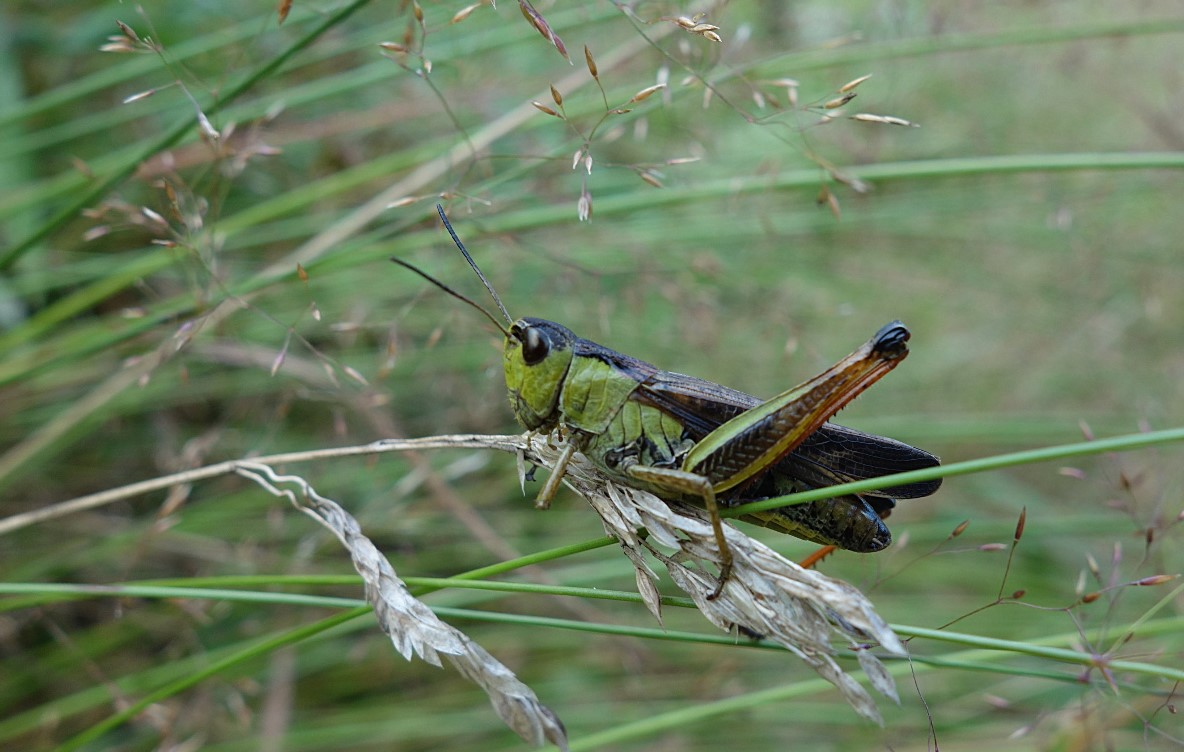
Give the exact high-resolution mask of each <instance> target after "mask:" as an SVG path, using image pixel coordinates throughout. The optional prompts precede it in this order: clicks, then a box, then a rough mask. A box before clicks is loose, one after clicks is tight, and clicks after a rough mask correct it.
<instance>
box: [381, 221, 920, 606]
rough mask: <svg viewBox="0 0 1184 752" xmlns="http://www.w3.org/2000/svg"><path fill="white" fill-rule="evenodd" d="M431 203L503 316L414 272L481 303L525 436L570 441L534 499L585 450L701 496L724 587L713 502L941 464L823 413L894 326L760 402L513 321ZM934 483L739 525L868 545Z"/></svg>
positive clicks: (623, 470) (631, 474)
mask: <svg viewBox="0 0 1184 752" xmlns="http://www.w3.org/2000/svg"><path fill="white" fill-rule="evenodd" d="M436 210H437V211H438V212H439V214H440V219H441V220H442V221H443V222H444V226H445V227H446V228H447V229H448V232H449V234H450V235H451V236H452V239H453V241H454V242H455V243H456V246H457V248H459V249H460V252H461V253H462V254H463V255H464V257H465V260H466V261H468V263H469V266H471V267H472V268H473V271H475V272H476V273H477V276H478V277H479V278H480V280H481V282H482V283H483V284H484V285H485V289H486V290H488V291H489V294H490V296H491V297H492V298H493V301H494V303H496V304H497V307H498V310H499V311H500V312H501V314H502V316H503V317H504V319H505V324H503V323H502V322H500V321H498V319H497V318H495V317H494V316H493V314H491V313H490V312H489V311H487V310H486V309H485V308H484V307H482V306H481V305H479V304H477V303H475V302H474V301H472V300H470V299H469V298H467V297H465V296H464V295H462V294H460V293H458V292H456V291H455V290H453V289H452V288H450V287H448V286H447V285H445V284H443V283H442V282H440V281H438V280H436V279H434V278H432V277H431V276H429V275H428V274H426V273H424V272H423V271H421V270H420V269H418V268H416V267H415V266H412V265H411V264H408V263H407V262H404V261H401V260H399V259H391V260H392V261H394V262H396V263H398V264H400V265H402V266H405V267H407V268H409V269H411V270H412V271H414V272H416V273H417V274H419V275H420V276H422V277H423V278H425V279H426V280H427V281H429V282H431V283H432V284H433V285H435V286H436V287H439V288H440V289H441V290H443V291H444V292H446V293H448V294H449V295H452V296H453V297H456V298H458V299H459V300H461V301H463V302H465V303H467V304H468V305H470V306H472V307H474V308H476V309H477V310H479V311H481V313H483V314H484V315H485V317H486V318H488V319H489V320H490V321H492V322H493V324H494V325H495V326H496V327H497V328H498V329H499V330H500V331H501V332H502V334H503V335H504V336H505V347H504V353H503V366H504V370H505V377H506V387H507V389H508V390H509V396H510V405H511V407H512V408H513V410H514V415H515V417H516V418H517V419H518V422H519V423H521V424H522V425H523V426H524V427H525V428H526V429H527V430H529V431H537V432H539V433H550V432H551V431H554V430H555V429H561V430H562V432H563V434H564V435H565V436H566V437H567V441H566V443H565V444H564V447H563V450H562V451H561V453H560V455H559V458H558V460H557V462H556V464H555V467H554V469H553V470H552V471H551V475H550V476H549V477H548V478H547V482H546V483H545V484H544V485H543V488H542V491H540V493H539V496H538V499H537V502H536V506H538V507H540V508H544V509H545V508H546V507H547V506H549V505H550V502H551V499H552V498H553V497H554V495H555V493H556V491H557V490H558V488H559V484H560V482H561V481H562V480H563V475H564V472H565V469H566V467H567V463H568V462H569V461H570V460H571V458H572V456H573V455H574V454H575V453H576V452H581V453H583V454H584V456H585V457H587V458H588V459H589V460H591V461H592V462H593V464H595V465H596V466H597V467H599V468H600V469H601V470H602V471H603V472H604V473H605V474H606V475H608V476H609V477H610V478H612V479H613V480H615V481H617V482H620V483H622V484H624V485H627V486H630V487H633V488H640V489H643V490H646V491H649V492H651V493H653V494H655V495H656V496H658V497H659V498H662V499H664V500H667V501H692V502H696V503H701V504H702V505H703V506H704V507H705V508H706V509H707V512H708V514H709V515H710V518H711V525H712V531H713V533H714V536H715V540H716V542H717V545H718V547H719V552H720V559H719V578H718V582H717V585H716V587H715V590H714V592H712V594H711V595H710V596H708V598H709V599H714V598H716V597H718V596H719V594H720V593H721V592H723V588H724V585H725V584H726V582H727V579H728V575H729V573H730V571H731V567H732V554H731V551H730V550H729V548H728V545H727V542H726V541H725V539H724V534H723V528H722V522H721V519H720V513H719V510H720V507H721V506H722V507H732V506H738V505H740V504H745V503H748V502H753V501H760V500H762V499H768V498H772V497H775V496H783V495H785V494H789V493H793V492H796V491H803V490H807V489H811V488H820V487H825V486H828V485H835V484H838V483H844V482H848V481H853V480H862V479H867V478H878V477H880V476H883V475H889V474H892V473H897V472H903V471H906V470H918V469H921V468H926V467H933V466H935V465H937V464H939V461H938V458H937V457H935V456H933V455H932V454H929V453H928V452H925V451H923V450H921V449H917V448H915V447H912V446H909V445H908V444H904V443H901V442H899V441H895V440H893V439H889V438H885V437H882V436H874V435H872V434H867V433H863V432H861V431H856V430H853V429H850V428H844V427H843V426H839V425H835V424H833V423H828V422H827V421H828V420H829V419H830V418H831V417H832V416H833V415H834V414H835V413H837V412H838V411H839V410H840V409H842V408H843V407H844V406H845V405H846V404H847V403H849V402H850V401H851V400H853V399H854V398H855V397H856V396H858V395H859V394H860V393H861V392H862V391H863V390H864V389H866V388H868V387H869V386H871V385H872V384H873V383H875V382H876V381H877V380H878V379H880V377H882V376H883V375H884V374H886V373H888V372H889V371H890V370H892V369H893V368H895V367H896V365H897V364H899V363H900V362H901V361H902V360H904V358H905V356H907V355H908V347H907V345H906V342H907V340H908V339H909V330H908V329H907V328H906V327H905V326H904V324H902V323H900V322H899V321H894V322H892V323H890V324H888V325H886V326H884V327H883V328H882V329H880V330H879V331H878V332H876V334H875V335H874V336H873V337H872V338H871V339H870V340H868V341H867V342H866V343H864V344H863V345H862V346H861V347H859V348H858V349H857V350H855V351H854V352H853V353H851V354H850V355H848V356H847V357H845V358H843V359H842V360H840V361H839V362H838V363H836V364H835V365H833V366H831V367H830V368H828V369H827V370H826V371H824V372H822V373H821V374H819V375H817V376H815V377H814V378H812V379H809V380H808V381H805V382H803V383H802V384H799V385H798V386H795V387H794V388H792V389H790V390H788V391H785V392H782V393H781V394H778V395H777V396H775V397H772V398H770V399H767V400H761V399H758V398H756V397H753V396H751V395H748V394H745V393H744V392H740V391H737V390H735V389H729V388H728V387H725V386H721V385H719V384H715V383H713V382H710V381H706V380H703V379H697V378H694V377H692V376H684V375H682V374H679V373H673V372H671V371H663V370H661V369H659V368H658V367H656V366H653V365H651V364H649V363H646V362H644V361H641V360H638V359H637V358H633V357H630V356H628V355H624V354H622V353H619V352H617V351H616V350H612V349H610V348H608V347H605V346H603V345H598V344H596V343H595V342H592V341H590V340H586V339H584V338H583V337H579V336H577V335H576V334H575V333H573V332H572V331H571V330H570V329H568V328H567V327H564V326H562V325H560V324H557V323H555V322H553V321H548V320H546V319H539V318H521V319H517V320H515V319H513V318H511V316H510V314H509V312H508V311H506V308H505V306H504V305H503V304H502V301H501V298H500V297H499V296H498V294H497V292H496V291H495V290H494V289H493V285H491V284H490V282H489V280H487V279H486V278H485V275H484V274H482V273H481V269H480V268H478V266H477V264H476V262H474V261H473V258H472V256H470V255H469V252H468V250H466V249H465V246H464V244H463V243H462V242H461V241H460V238H459V237H458V236H457V234H456V232H455V231H454V230H453V229H452V224H451V223H450V222H449V221H448V217H447V216H446V215H445V214H444V209H443V207H442V206H439V205H437V206H436ZM940 485H941V480H940V479H939V480H933V481H923V482H918V483H911V484H907V485H903V486H896V487H894V488H892V489H890V491H872V492H868V493H862V494H858V495H856V494H849V495H845V496H839V497H836V498H833V499H823V500H821V501H814V502H809V503H806V504H799V505H796V506H790V507H785V508H781V509H775V510H769V511H764V512H756V513H752V514H748V515H744V516H742V517H740V519H741V520H744V521H746V522H751V523H754V524H757V525H762V526H764V527H768V528H771V529H773V530H777V531H780V532H783V533H788V534H789V535H793V536H796V537H798V538H803V539H805V540H808V541H813V542H815V543H821V544H824V545H830V546H836V547H838V548H843V549H847V550H850V551H857V552H873V551H880V550H883V549H884V548H886V547H887V546H888V545H889V544H890V543H891V542H892V533H891V532H890V531H889V530H888V527H887V525H885V524H884V518H885V517H887V516H888V514H889V513H890V512H891V510H892V508H893V507H894V506H895V504H896V502H895V500H894V497H895V498H918V497H922V496H928V495H930V494H932V493H934V492H935V491H937V489H938V487H939V486H940Z"/></svg>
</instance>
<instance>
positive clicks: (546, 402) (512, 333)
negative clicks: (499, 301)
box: [503, 318, 576, 431]
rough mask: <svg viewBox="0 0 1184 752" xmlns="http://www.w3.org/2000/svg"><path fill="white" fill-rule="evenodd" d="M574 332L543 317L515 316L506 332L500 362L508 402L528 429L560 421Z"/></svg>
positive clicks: (548, 425) (520, 421)
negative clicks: (560, 408) (507, 393)
mask: <svg viewBox="0 0 1184 752" xmlns="http://www.w3.org/2000/svg"><path fill="white" fill-rule="evenodd" d="M575 341H576V335H575V334H573V333H572V332H571V330H570V329H568V328H567V327H565V326H560V325H559V324H556V323H555V322H554V321H547V320H546V319H536V318H525V319H518V320H517V321H515V322H514V323H513V324H511V325H510V328H509V330H508V331H507V333H506V345H505V351H504V353H503V365H504V366H505V371H506V388H507V389H508V390H509V393H510V406H511V407H513V408H514V416H515V417H516V418H518V422H519V423H521V424H522V425H523V426H525V427H526V428H528V429H530V430H532V431H533V430H536V429H539V428H551V427H553V426H555V425H556V423H558V421H559V398H560V395H561V394H562V393H563V380H564V379H565V378H566V377H567V370H568V367H569V366H571V359H572V352H573V345H574V343H575Z"/></svg>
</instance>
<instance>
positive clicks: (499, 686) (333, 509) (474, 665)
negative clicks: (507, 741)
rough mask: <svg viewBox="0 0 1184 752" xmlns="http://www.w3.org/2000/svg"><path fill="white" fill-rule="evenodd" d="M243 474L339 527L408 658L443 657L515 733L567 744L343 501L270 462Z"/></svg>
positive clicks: (555, 722)
mask: <svg viewBox="0 0 1184 752" xmlns="http://www.w3.org/2000/svg"><path fill="white" fill-rule="evenodd" d="M237 472H238V474H239V475H241V476H243V477H244V478H249V479H250V480H253V481H254V482H256V483H258V484H259V485H260V486H262V487H263V488H264V489H266V490H267V491H268V492H269V493H272V494H274V495H276V496H279V497H281V498H286V499H288V500H289V501H290V502H291V503H292V504H293V506H295V507H296V508H297V509H299V510H300V511H301V512H304V513H305V514H307V515H308V516H309V517H312V518H313V519H314V520H316V521H317V522H319V523H320V524H322V525H324V526H325V527H327V528H328V529H329V530H331V531H333V534H334V535H336V536H337V539H338V540H340V541H341V544H342V545H343V546H345V548H346V550H348V551H349V555H350V558H351V559H352V560H353V564H354V568H355V569H356V570H357V571H358V574H360V575H361V576H362V580H363V581H364V582H365V585H366V600H367V601H369V602H370V605H371V606H373V607H374V615H375V616H376V617H377V619H378V624H379V626H380V627H381V628H382V631H383V632H385V633H386V634H387V635H388V636H389V637H390V638H391V643H392V644H393V645H394V646H395V650H397V651H399V654H400V655H402V656H403V657H404V658H406V659H407V660H410V659H411V656H412V654H413V653H414V654H415V655H418V656H419V657H420V658H422V659H423V660H425V661H427V662H428V663H430V664H432V665H433V666H440V665H441V661H440V658H441V656H443V657H444V659H446V660H447V661H448V662H449V663H451V664H452V665H453V666H454V667H455V668H456V669H457V670H458V671H460V673H461V674H462V675H463V676H464V677H465V678H466V679H468V680H469V681H471V682H473V683H474V684H477V685H478V686H479V687H481V689H483V690H484V691H485V693H486V694H487V695H489V700H490V702H491V703H493V707H494V709H495V710H496V711H497V714H498V716H500V717H501V719H502V720H503V721H504V722H505V723H506V725H507V726H509V727H510V728H511V729H512V730H513V731H514V732H515V733H516V734H518V735H519V736H521V737H522V738H523V739H525V740H526V741H527V742H530V743H531V744H534V745H535V746H542V745H543V744H545V743H546V742H551V743H552V744H554V745H555V746H557V747H559V748H560V749H562V750H566V749H567V732H566V731H565V730H564V728H563V723H562V722H560V720H559V717H558V716H556V715H555V713H553V712H552V711H551V710H550V708H548V707H547V706H546V705H543V704H542V703H541V702H539V699H538V697H537V696H536V695H535V693H534V692H533V691H532V690H531V689H530V687H528V686H526V685H525V684H523V683H522V682H521V681H519V680H518V677H516V676H515V675H514V672H512V671H511V670H510V669H509V668H507V667H506V666H505V665H504V664H502V663H501V662H500V661H498V660H497V659H496V658H494V657H493V656H492V655H490V654H489V653H488V652H486V650H485V649H484V648H482V647H481V646H480V645H478V644H477V643H475V642H473V640H471V639H469V637H468V636H467V635H465V634H464V633H463V632H461V631H459V630H458V629H456V628H454V627H451V626H449V625H448V624H445V623H444V622H443V621H441V620H440V619H439V617H437V616H436V615H435V614H434V613H432V610H431V609H430V608H428V606H427V605H426V604H424V603H423V602H422V601H420V600H418V599H416V598H414V597H412V595H411V593H410V592H409V591H408V590H407V586H406V585H405V584H403V581H402V580H400V579H399V578H398V576H397V575H396V574H395V570H394V568H393V567H392V566H391V563H390V561H388V560H387V558H386V557H385V556H383V555H382V553H381V552H380V551H379V550H378V549H377V548H375V546H374V544H373V543H371V542H370V539H369V538H367V537H366V536H365V535H364V534H363V533H362V530H361V527H360V526H359V525H358V521H357V520H355V519H354V518H353V517H352V516H351V515H350V514H349V513H348V512H346V511H345V510H344V509H343V508H342V507H341V506H340V505H339V504H337V503H336V502H334V501H333V500H331V499H327V498H325V497H324V496H321V495H320V494H318V493H317V492H316V490H315V489H313V488H312V486H311V485H309V483H308V482H307V481H306V480H304V479H303V478H301V477H299V476H296V475H278V474H276V472H275V471H274V470H272V469H271V468H270V467H268V466H267V465H261V464H258V463H254V462H240V463H238V466H237Z"/></svg>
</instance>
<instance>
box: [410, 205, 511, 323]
mask: <svg viewBox="0 0 1184 752" xmlns="http://www.w3.org/2000/svg"><path fill="white" fill-rule="evenodd" d="M436 211H437V212H439V213H440V219H441V220H442V221H443V222H444V226H445V227H446V228H448V234H449V235H451V236H452V242H454V243H456V247H457V248H459V249H460V252H461V253H462V254H464V257H465V261H468V262H469V266H471V267H473V271H475V272H477V276H478V277H479V278H480V279H481V284H483V285H485V289H486V290H489V295H490V297H492V298H493V302H494V303H497V309H498V310H499V311H501V312H502V315H503V316H505V317H506V323H507V324H513V323H514V319H512V318H510V312H509V311H507V310H506V307H505V306H504V305H502V299H501V298H499V297H498V296H497V292H496V291H495V290H494V289H493V285H491V284H489V280H487V279H486V278H485V275H484V274H482V273H481V270H480V269H478V268H477V262H476V261H473V257H472V256H470V255H469V252H468V250H467V249H466V248H465V244H464V243H462V242H460V238H458V237H457V236H456V230H453V229H452V223H451V222H449V221H448V217H447V216H445V214H444V207H443V206H442V205H440V204H436ZM416 271H419V270H418V269H417V270H416ZM420 274H423V272H420ZM424 276H425V277H426V276H427V275H426V274H425V275H424ZM429 279H430V277H429ZM433 281H435V280H433ZM436 284H437V285H439V286H440V287H444V286H443V285H440V283H439V282H436ZM444 289H445V290H447V289H448V288H446V287H444ZM452 294H453V295H456V293H452ZM468 302H469V303H470V304H471V305H476V304H475V303H473V302H472V301H468ZM481 310H485V309H481ZM485 315H486V316H489V314H488V313H486V314H485ZM490 318H493V317H492V316H490ZM498 328H499V329H501V325H500V324H499V325H498ZM502 331H505V329H502Z"/></svg>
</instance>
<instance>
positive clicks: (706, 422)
mask: <svg viewBox="0 0 1184 752" xmlns="http://www.w3.org/2000/svg"><path fill="white" fill-rule="evenodd" d="M646 365H648V364H646ZM651 367H652V366H651ZM638 375H642V374H641V373H638ZM634 396H635V397H636V398H638V399H642V400H644V401H646V402H648V403H650V404H652V405H653V406H655V407H657V408H659V409H661V410H664V411H666V412H667V413H669V414H670V415H672V416H673V417H674V418H676V419H677V420H678V421H679V422H680V423H682V425H683V426H685V427H686V430H687V435H688V436H689V437H690V438H691V439H692V440H694V441H699V440H700V439H702V438H703V437H704V436H706V435H707V434H709V433H711V432H712V431H713V430H715V429H716V428H717V427H719V426H720V425H722V424H723V423H724V422H726V421H728V420H730V419H732V418H733V417H735V416H737V415H739V414H740V413H742V412H744V411H746V410H748V409H749V408H752V407H754V406H756V405H758V404H760V402H761V400H759V399H757V398H756V397H753V396H752V395H750V394H745V393H744V392H741V391H737V390H735V389H729V388H728V387H726V386H721V385H719V384H715V383H712V382H710V381H705V380H703V379H697V378H695V377H693V376H684V375H683V374H681V373H673V372H671V371H662V370H658V369H654V370H653V372H651V373H650V374H648V376H645V377H644V378H643V379H641V385H640V386H639V387H638V389H637V392H635V393H634ZM939 464H940V461H939V460H938V458H937V457H935V456H933V455H932V454H930V453H929V452H926V451H924V450H921V449H917V448H916V447H913V446H909V445H908V444H905V443H903V442H900V441H896V440H895V439H889V438H886V437H883V436H875V435H873V434H869V433H863V432H862V431H856V430H854V429H852V428H846V427H844V426H840V425H836V424H834V423H827V424H825V425H823V426H822V428H820V429H818V430H817V431H815V432H814V433H812V434H810V435H809V436H808V437H806V439H805V441H803V442H802V444H801V445H800V446H798V448H797V449H795V450H794V451H793V452H791V453H790V454H789V455H787V456H786V457H785V458H784V459H782V460H781V461H780V462H779V463H777V465H776V466H775V468H776V470H778V471H780V472H782V473H784V474H786V475H789V476H792V477H793V478H795V479H798V480H800V481H801V482H802V483H803V484H804V486H805V487H812V488H818V487H823V486H833V485H836V484H838V483H845V482H848V481H855V480H865V479H868V478H879V477H882V476H884V475H891V474H893V473H900V472H905V471H906V470H920V469H922V468H926V467H935V466H937V465H939ZM940 486H941V480H940V479H938V480H933V481H923V482H920V483H910V484H907V485H904V486H898V487H895V488H890V489H885V490H884V491H872V492H870V495H875V496H884V497H896V498H899V499H913V498H919V497H922V496H929V495H930V494H932V493H934V492H935V491H937V489H938V488H939V487H940Z"/></svg>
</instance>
